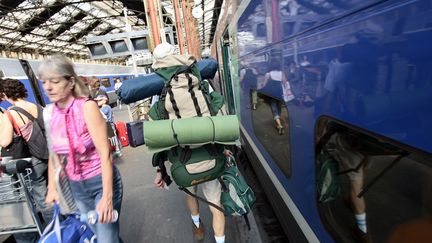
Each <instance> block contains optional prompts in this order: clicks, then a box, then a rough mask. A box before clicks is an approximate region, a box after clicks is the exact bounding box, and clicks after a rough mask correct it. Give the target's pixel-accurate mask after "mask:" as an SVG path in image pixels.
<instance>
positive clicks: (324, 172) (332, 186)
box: [316, 152, 341, 203]
mask: <svg viewBox="0 0 432 243" xmlns="http://www.w3.org/2000/svg"><path fill="white" fill-rule="evenodd" d="M316 166H317V169H316V180H317V181H316V185H317V198H318V202H323V203H324V202H329V201H331V200H333V199H335V198H336V197H337V196H338V195H339V194H340V192H341V186H340V182H339V176H338V175H337V173H338V171H339V164H338V162H337V161H336V160H335V159H334V158H333V157H332V156H331V155H330V154H328V153H327V152H322V153H320V154H319V155H318V156H317V165H316Z"/></svg>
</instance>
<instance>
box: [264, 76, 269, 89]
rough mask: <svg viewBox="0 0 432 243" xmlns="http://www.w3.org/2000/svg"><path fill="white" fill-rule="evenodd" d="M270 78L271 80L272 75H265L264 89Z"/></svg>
mask: <svg viewBox="0 0 432 243" xmlns="http://www.w3.org/2000/svg"><path fill="white" fill-rule="evenodd" d="M269 78H270V73H266V74H265V75H264V80H263V87H264V86H266V85H267V82H268V80H269Z"/></svg>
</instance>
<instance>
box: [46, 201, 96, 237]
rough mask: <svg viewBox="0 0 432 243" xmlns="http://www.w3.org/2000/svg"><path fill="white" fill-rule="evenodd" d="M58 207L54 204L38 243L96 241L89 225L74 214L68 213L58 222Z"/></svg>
mask: <svg viewBox="0 0 432 243" xmlns="http://www.w3.org/2000/svg"><path fill="white" fill-rule="evenodd" d="M59 217H60V207H59V206H58V204H57V203H56V204H54V216H53V219H52V220H51V222H50V223H49V224H48V225H47V226H46V228H45V230H44V232H43V233H42V236H41V238H40V239H39V243H97V241H96V235H95V234H94V233H93V231H92V230H91V229H90V227H89V226H88V225H87V224H86V223H83V222H80V221H79V220H78V219H77V217H76V215H69V216H68V217H67V218H66V219H65V220H64V221H62V222H60V219H59Z"/></svg>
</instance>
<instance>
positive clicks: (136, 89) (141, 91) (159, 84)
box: [117, 73, 164, 104]
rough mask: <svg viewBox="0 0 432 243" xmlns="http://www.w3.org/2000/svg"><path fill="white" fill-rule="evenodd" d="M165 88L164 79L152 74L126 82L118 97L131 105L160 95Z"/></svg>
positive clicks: (121, 87)
mask: <svg viewBox="0 0 432 243" xmlns="http://www.w3.org/2000/svg"><path fill="white" fill-rule="evenodd" d="M163 87H164V80H163V78H162V77H160V76H159V75H157V74H155V73H150V74H146V75H144V76H140V77H136V78H133V79H129V80H126V81H124V82H123V84H122V85H121V86H120V88H119V90H118V93H117V95H118V97H119V99H120V100H121V101H122V102H124V103H126V104H129V103H133V102H136V101H139V100H143V99H145V98H148V97H151V96H153V95H157V94H160V93H161V91H162V89H163Z"/></svg>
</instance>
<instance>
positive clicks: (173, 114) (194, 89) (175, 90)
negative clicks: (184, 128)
mask: <svg viewBox="0 0 432 243" xmlns="http://www.w3.org/2000/svg"><path fill="white" fill-rule="evenodd" d="M155 72H156V73H157V74H158V75H159V76H161V77H162V78H163V79H164V80H165V84H164V88H163V89H162V92H161V95H160V98H159V100H158V101H157V102H156V103H155V104H154V105H153V106H152V108H151V109H150V111H149V116H150V117H151V118H152V119H153V120H162V119H180V118H188V117H194V116H208V115H211V116H214V115H217V114H218V112H219V111H220V110H221V108H222V106H223V104H224V98H223V96H222V95H221V94H220V93H218V92H215V91H213V92H210V84H209V82H208V81H207V80H202V79H201V76H200V73H199V71H198V69H197V67H196V63H193V64H192V65H190V66H173V67H167V68H160V69H158V70H156V71H155ZM189 96H190V97H189Z"/></svg>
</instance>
